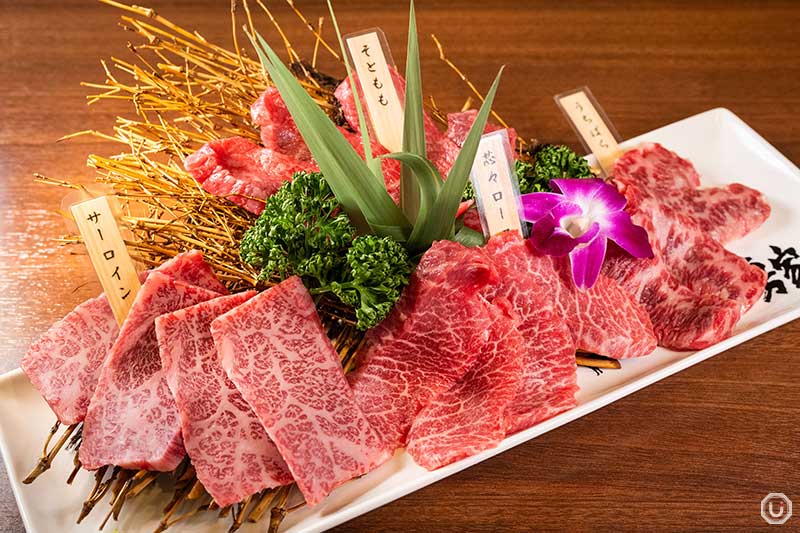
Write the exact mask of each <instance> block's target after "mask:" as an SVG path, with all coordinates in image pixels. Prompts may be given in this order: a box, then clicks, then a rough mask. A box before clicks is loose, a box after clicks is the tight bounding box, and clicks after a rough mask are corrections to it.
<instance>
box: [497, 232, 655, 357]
mask: <svg viewBox="0 0 800 533" xmlns="http://www.w3.org/2000/svg"><path fill="white" fill-rule="evenodd" d="M484 250H485V251H486V253H487V254H488V256H489V257H491V258H492V259H493V260H494V261H495V262H498V263H501V264H502V265H503V269H504V271H505V272H506V275H504V276H501V279H502V280H507V281H505V283H514V282H515V281H516V280H518V279H522V278H525V277H530V278H533V279H534V280H536V281H537V283H538V287H540V289H539V290H540V291H543V292H544V291H549V292H550V294H551V296H552V298H553V302H554V304H555V316H556V317H558V319H559V320H561V321H562V322H564V324H566V326H567V328H568V329H569V331H570V333H571V334H572V337H573V339H574V341H575V347H576V348H580V349H583V350H586V351H589V352H593V353H598V354H601V355H605V356H607V357H613V358H614V359H624V358H628V357H640V356H643V355H647V354H649V353H651V352H652V351H653V350H654V349H655V347H656V338H655V333H654V332H653V326H652V324H651V323H650V319H649V317H648V315H647V311H646V310H645V309H644V308H643V307H642V306H641V305H639V304H638V303H637V302H636V301H634V300H633V298H632V297H631V296H629V295H628V293H627V292H626V291H625V290H623V289H622V287H620V286H619V285H618V284H617V283H616V282H615V281H613V280H611V279H609V278H608V277H606V276H604V275H602V274H601V275H600V277H599V278H598V279H597V282H596V283H595V284H594V286H592V287H591V288H590V289H587V290H580V289H578V288H577V287H576V286H575V283H574V282H573V280H572V274H571V272H570V266H569V262H568V259H567V258H553V257H550V256H542V255H538V254H537V253H536V252H535V251H534V250H533V247H532V246H531V244H530V243H529V242H528V241H526V240H523V239H522V238H521V237H519V235H517V234H516V233H514V232H505V233H503V234H501V235H497V236H495V237H492V239H491V240H490V241H489V243H488V244H487V245H486V247H485V248H484ZM501 294H502V293H501Z"/></svg>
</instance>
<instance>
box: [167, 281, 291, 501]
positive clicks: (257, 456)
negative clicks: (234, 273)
mask: <svg viewBox="0 0 800 533" xmlns="http://www.w3.org/2000/svg"><path fill="white" fill-rule="evenodd" d="M255 294H256V293H255V291H247V292H243V293H239V294H234V295H232V296H223V297H220V298H215V299H213V300H209V301H207V302H202V303H199V304H197V305H193V306H191V307H186V308H184V309H181V310H178V311H174V312H172V313H168V314H165V315H161V316H160V317H158V318H157V319H156V337H157V338H158V347H159V353H160V355H161V363H162V365H163V367H164V372H165V375H166V379H167V384H168V385H169V388H170V390H171V391H172V394H173V396H174V397H175V402H176V404H177V407H178V413H179V415H180V420H181V432H182V434H183V444H184V446H185V448H186V453H188V454H189V458H190V459H191V460H192V466H194V469H195V471H196V472H197V478H198V479H199V480H200V482H201V483H202V484H203V487H205V489H206V490H207V491H208V493H209V494H211V496H212V497H213V498H214V501H215V502H217V504H218V505H219V506H220V507H225V506H227V505H231V504H233V503H236V502H240V501H242V500H244V499H245V498H247V497H248V496H250V495H252V494H254V493H256V492H259V491H261V490H263V489H269V488H272V487H276V486H279V485H286V484H287V483H291V482H292V475H291V473H290V472H289V467H288V466H286V463H285V462H284V460H283V458H282V457H281V455H280V453H279V452H278V449H277V448H276V447H275V444H273V442H272V441H271V440H270V439H269V437H268V436H267V433H266V431H265V430H264V427H263V426H262V425H261V422H259V421H258V418H257V417H256V415H255V413H254V412H253V410H252V409H250V406H249V405H247V402H245V401H244V398H242V395H241V394H240V393H239V391H238V390H236V387H235V386H234V385H233V383H232V382H231V380H230V379H228V376H227V374H225V371H224V370H223V369H222V365H220V362H219V357H218V356H217V350H216V348H215V346H214V339H213V338H212V336H211V322H212V321H213V320H214V319H215V318H217V317H218V316H220V315H222V314H223V313H226V312H228V311H230V310H231V309H233V308H234V307H236V306H238V305H240V304H242V303H244V302H245V301H247V300H249V299H250V298H252V297H253V296H255Z"/></svg>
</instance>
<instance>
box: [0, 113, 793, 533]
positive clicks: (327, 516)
mask: <svg viewBox="0 0 800 533" xmlns="http://www.w3.org/2000/svg"><path fill="white" fill-rule="evenodd" d="M643 141H655V142H660V143H662V144H664V145H665V146H666V147H668V148H670V149H672V150H675V151H676V152H678V153H679V154H680V155H682V156H684V157H686V158H688V159H689V160H691V161H692V162H693V163H694V164H695V166H696V167H697V170H698V171H699V172H700V175H701V176H702V180H703V185H705V186H709V185H720V184H726V183H730V182H740V183H744V184H746V185H749V186H751V187H754V188H756V189H758V190H760V191H762V192H763V193H764V194H765V195H766V196H767V198H768V200H769V202H770V204H771V206H772V216H771V217H770V219H769V220H768V221H767V222H766V224H764V226H762V227H761V228H760V229H759V230H758V231H756V232H754V233H752V234H751V235H748V236H747V237H746V238H745V239H742V240H741V241H739V242H736V243H734V244H733V245H732V246H731V247H730V248H731V249H732V250H733V251H734V252H736V253H738V254H740V255H742V256H750V257H753V258H754V260H758V261H760V262H763V263H767V262H768V259H769V257H770V256H772V252H771V250H770V245H776V246H779V247H781V248H785V247H789V246H795V247H798V248H800V210H797V209H796V208H795V207H794V206H793V205H792V203H790V202H791V200H793V199H794V200H796V199H797V198H800V170H798V168H797V167H796V166H795V165H793V164H792V163H791V162H790V161H789V160H787V159H786V158H785V157H784V156H783V155H781V154H780V153H779V152H778V151H777V150H775V148H773V147H772V146H771V145H770V144H769V143H767V142H766V141H765V140H764V139H763V138H762V137H761V136H759V135H758V134H757V133H756V132H755V131H753V130H752V129H751V128H750V127H749V126H747V125H746V124H745V123H744V122H742V121H741V119H739V118H738V117H737V116H735V115H734V114H733V113H731V112H730V111H728V110H726V109H713V110H710V111H707V112H705V113H701V114H699V115H695V116H693V117H690V118H687V119H684V120H681V121H679V122H676V123H674V124H671V125H669V126H665V127H663V128H660V129H657V130H655V131H652V132H650V133H646V134H644V135H641V136H639V137H636V138H635V139H631V140H630V141H627V142H626V143H624V144H623V146H624V147H633V146H635V145H637V144H638V143H640V142H643ZM780 276H781V274H780V273H779V274H776V275H775V277H780ZM786 287H787V289H788V290H787V293H786V294H776V295H774V296H773V299H772V301H771V302H769V303H767V302H764V301H760V302H758V303H757V304H756V305H755V306H754V307H753V309H752V310H751V311H750V312H749V313H748V314H747V315H745V317H744V318H743V320H742V321H741V322H740V323H739V325H738V326H737V328H736V330H735V331H734V335H733V336H732V337H730V338H728V339H726V340H724V341H723V342H720V343H719V344H716V345H715V346H712V347H710V348H707V349H705V350H701V351H698V352H680V353H679V352H671V351H668V350H663V349H661V348H659V349H658V350H656V352H655V353H653V354H652V355H651V356H649V357H644V358H641V359H636V360H627V361H624V362H623V364H622V370H618V371H606V372H605V373H603V374H602V375H599V376H598V375H595V373H594V372H593V371H592V370H590V369H586V368H581V369H579V376H578V380H579V383H580V387H581V391H580V393H579V394H578V401H579V404H578V406H577V407H575V408H574V409H572V410H570V411H568V412H565V413H562V414H561V415H559V416H557V417H555V418H552V419H550V420H547V421H545V422H543V423H541V424H539V425H537V426H535V427H532V428H530V429H528V430H527V431H524V432H522V433H519V434H517V435H514V436H512V437H509V438H507V439H506V440H505V441H503V442H502V443H501V444H500V445H499V446H498V447H497V448H495V449H493V450H488V451H486V452H484V453H481V454H479V455H476V456H474V457H471V458H468V459H465V460H463V461H460V462H458V463H455V464H452V465H449V466H447V467H445V468H442V469H440V470H437V471H435V472H427V471H426V470H424V469H423V468H421V467H419V466H417V465H416V464H414V462H413V461H412V460H411V458H410V457H409V456H408V455H407V454H405V453H404V452H402V451H401V452H398V453H397V454H396V455H395V457H394V459H393V460H392V461H390V462H389V463H387V464H385V465H384V466H382V467H381V468H379V469H378V470H376V471H374V472H371V473H370V474H368V475H366V476H364V477H362V478H360V479H358V480H354V481H351V482H349V483H347V484H345V485H343V486H342V487H340V488H338V489H337V490H336V491H334V492H333V493H332V494H331V495H330V496H329V497H328V498H327V499H326V500H325V501H324V502H323V503H322V504H320V505H319V506H318V507H317V508H315V509H313V510H311V509H307V508H306V509H302V510H300V511H297V512H295V513H292V514H291V515H290V516H289V517H288V518H287V519H286V520H285V522H284V524H283V528H282V530H283V531H287V532H288V531H292V532H297V531H323V530H325V529H328V528H330V527H333V526H335V525H337V524H340V523H342V522H344V521H346V520H349V519H351V518H354V517H356V516H358V515H361V514H363V513H366V512H368V511H370V510H372V509H375V508H376V507H379V506H381V505H385V504H387V503H389V502H391V501H392V500H395V499H397V498H400V497H402V496H404V495H405V494H408V493H410V492H412V491H415V490H417V489H420V488H422V487H424V486H426V485H429V484H431V483H433V482H435V481H438V480H440V479H442V478H445V477H447V476H449V475H451V474H454V473H455V472H458V471H460V470H462V469H464V468H467V467H469V466H471V465H473V464H475V463H478V462H480V461H484V460H486V459H488V458H490V457H492V456H494V455H496V454H498V453H501V452H503V451H505V450H508V449H509V448H511V447H513V446H516V445H517V444H520V443H522V442H525V441H527V440H530V439H532V438H534V437H536V436H538V435H541V434H542V433H545V432H547V431H550V430H552V429H555V428H557V427H559V426H561V425H563V424H566V423H567V422H570V421H572V420H575V419H576V418H579V417H581V416H584V415H586V414H588V413H591V412H592V411H594V410H595V409H599V408H600V407H603V406H605V405H608V404H609V403H611V402H613V401H615V400H618V399H619V398H622V397H623V396H626V395H628V394H631V393H632V392H635V391H637V390H639V389H641V388H643V387H646V386H647V385H650V384H651V383H654V382H656V381H658V380H661V379H664V378H665V377H667V376H669V375H671V374H674V373H676V372H679V371H680V370H683V369H684V368H687V367H689V366H691V365H694V364H696V363H699V362H700V361H703V360H704V359H707V358H709V357H712V356H714V355H717V354H719V353H721V352H723V351H725V350H727V349H728V348H731V347H732V346H735V345H737V344H740V343H742V342H744V341H746V340H748V339H750V338H752V337H755V336H756V335H760V334H762V333H764V332H766V331H768V330H771V329H773V328H776V327H778V326H780V325H781V324H785V323H786V322H789V321H791V320H793V319H795V318H797V317H799V316H800V290H798V289H796V288H794V287H793V286H791V284H790V283H789V282H788V281H787V282H786ZM53 421H54V417H53V415H52V413H51V412H50V410H49V408H48V407H47V405H46V404H45V402H44V401H43V400H42V399H41V398H40V397H39V395H38V393H37V392H36V391H35V390H34V389H33V387H32V386H31V385H30V383H29V382H28V380H27V378H26V377H25V376H24V375H23V374H22V373H21V371H19V370H17V371H14V372H10V373H8V374H6V375H4V376H2V377H0V449H2V454H3V458H4V460H5V463H6V467H7V468H8V473H9V477H10V479H11V484H12V487H13V490H14V493H15V495H16V498H17V502H18V504H19V507H20V511H21V513H22V518H23V520H24V522H25V525H26V527H27V528H28V531H30V532H32V533H33V532H36V533H50V532H55V531H58V532H69V531H76V532H78V531H80V532H94V531H97V526H98V524H99V522H100V521H101V520H102V516H101V515H103V514H104V512H103V511H104V508H105V507H107V506H106V504H105V503H102V504H99V505H98V507H97V508H96V509H95V512H94V513H93V514H92V515H90V517H89V518H88V519H87V520H86V521H85V522H84V523H83V524H81V525H80V526H77V525H75V523H74V519H75V517H76V515H77V513H78V511H79V510H80V508H81V502H82V499H83V497H84V495H85V494H86V493H87V490H88V487H89V486H90V485H91V475H90V474H88V473H85V472H83V473H81V475H79V476H78V479H77V480H76V481H75V482H74V484H73V486H72V487H68V486H67V485H65V484H64V480H65V479H66V477H67V475H68V474H69V472H70V471H71V469H72V464H71V463H72V457H71V454H69V453H62V454H60V456H59V457H58V459H57V461H56V462H55V464H54V465H53V468H52V469H51V470H50V471H48V472H47V473H45V474H44V475H42V476H41V477H40V478H39V479H38V480H37V481H36V482H35V483H34V484H33V485H22V484H21V483H20V480H21V479H22V478H23V477H24V476H25V474H26V473H27V472H28V471H29V469H30V468H31V467H32V466H33V463H34V461H35V459H36V457H37V456H38V454H39V449H40V448H41V445H42V441H43V439H44V437H45V435H46V434H47V432H48V430H49V428H50V426H51V425H52V423H53ZM163 498H164V492H163V491H162V489H158V488H156V489H154V490H149V491H147V493H145V495H144V496H143V497H142V498H141V499H139V500H136V501H134V502H131V503H130V504H128V505H127V506H126V509H125V511H124V512H123V514H122V516H121V518H120V521H119V522H118V523H111V524H109V525H108V526H106V531H137V532H138V531H152V529H153V527H154V525H155V524H156V523H157V521H158V518H157V516H158V513H159V509H160V508H161V506H162V505H163ZM226 530H227V520H225V519H221V520H216V519H215V518H214V517H213V516H200V517H198V518H197V519H195V520H193V521H190V522H186V523H182V524H180V525H179V526H178V527H175V528H174V529H170V531H175V532H201V531H202V532H206V531H226ZM255 530H259V531H261V530H263V525H262V526H261V527H255V526H248V527H246V528H243V530H242V531H255Z"/></svg>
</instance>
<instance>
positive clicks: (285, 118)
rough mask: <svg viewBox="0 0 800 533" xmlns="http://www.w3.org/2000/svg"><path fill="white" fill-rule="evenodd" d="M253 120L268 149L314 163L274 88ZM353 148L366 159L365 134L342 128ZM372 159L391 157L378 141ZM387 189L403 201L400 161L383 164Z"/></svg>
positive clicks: (260, 100) (257, 104)
mask: <svg viewBox="0 0 800 533" xmlns="http://www.w3.org/2000/svg"><path fill="white" fill-rule="evenodd" d="M250 114H251V116H252V117H253V121H254V122H255V123H256V124H258V126H259V127H260V128H261V141H262V142H263V143H264V146H265V147H266V148H269V149H271V150H275V151H276V152H280V153H282V154H285V155H288V156H290V157H293V158H295V159H297V160H299V161H307V162H313V156H312V154H311V151H310V150H309V149H308V146H307V145H306V142H305V141H304V140H303V137H302V135H300V131H299V130H298V129H297V125H296V124H295V122H294V119H293V118H292V115H291V114H290V113H289V109H288V108H287V107H286V104H285V103H284V101H283V99H282V98H281V95H280V93H279V92H278V90H277V89H276V88H274V87H269V88H267V90H266V91H264V93H262V95H261V96H260V97H259V98H258V100H256V101H255V103H253V105H252V106H251V108H250ZM339 131H340V132H341V133H342V135H344V136H345V138H346V139H347V141H348V142H349V143H350V145H351V146H352V147H353V148H355V149H356V151H357V152H358V153H359V155H360V156H361V157H362V159H363V158H364V145H363V139H362V137H361V134H357V133H353V132H351V131H349V130H346V129H344V128H341V127H340V128H339ZM370 147H371V149H372V156H373V157H377V156H379V155H384V154H388V153H389V151H388V150H387V149H386V148H384V147H383V146H381V144H380V143H378V142H377V141H376V140H374V139H373V140H372V142H371V143H370ZM381 170H382V171H383V179H384V181H385V182H386V190H387V191H388V192H389V194H390V195H391V197H392V199H394V201H395V202H398V203H399V201H400V162H399V161H397V160H394V159H383V160H382V161H381Z"/></svg>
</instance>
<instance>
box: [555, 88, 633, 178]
mask: <svg viewBox="0 0 800 533" xmlns="http://www.w3.org/2000/svg"><path fill="white" fill-rule="evenodd" d="M555 100H556V104H558V107H560V108H561V111H562V112H563V113H564V115H565V116H566V117H567V119H569V122H570V124H571V125H572V128H573V129H574V130H575V133H577V134H578V136H579V137H580V138H581V141H582V142H583V145H584V147H585V148H586V149H587V150H588V151H589V152H591V153H593V154H594V155H595V157H596V158H597V163H598V164H599V165H600V168H602V169H603V172H604V173H605V174H606V175H608V172H609V171H610V170H611V167H612V166H613V165H614V162H615V161H616V160H617V158H618V157H619V156H620V149H619V143H618V139H619V136H618V135H617V132H616V131H615V130H614V126H613V125H612V124H611V122H610V121H609V120H608V118H607V117H606V114H605V113H604V112H603V108H601V107H600V105H599V104H598V103H597V100H595V98H594V96H593V95H592V93H591V91H589V88H588V87H581V88H580V89H576V90H574V91H569V92H566V93H561V94H559V95H556V97H555Z"/></svg>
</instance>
